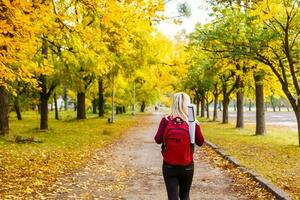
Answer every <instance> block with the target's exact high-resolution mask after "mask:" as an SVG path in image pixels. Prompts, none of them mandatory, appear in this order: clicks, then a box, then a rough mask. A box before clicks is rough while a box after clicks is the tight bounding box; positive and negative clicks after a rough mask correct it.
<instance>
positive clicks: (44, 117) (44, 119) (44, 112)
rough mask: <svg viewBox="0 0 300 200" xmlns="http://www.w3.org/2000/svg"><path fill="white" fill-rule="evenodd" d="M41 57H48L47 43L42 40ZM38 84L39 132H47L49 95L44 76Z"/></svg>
mask: <svg viewBox="0 0 300 200" xmlns="http://www.w3.org/2000/svg"><path fill="white" fill-rule="evenodd" d="M42 55H43V58H44V59H47V56H48V43H47V41H46V40H45V39H43V44H42ZM39 82H40V87H41V91H40V115H41V119H40V130H48V100H49V94H48V93H47V80H46V75H41V76H40V77H39Z"/></svg>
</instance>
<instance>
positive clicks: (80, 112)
mask: <svg viewBox="0 0 300 200" xmlns="http://www.w3.org/2000/svg"><path fill="white" fill-rule="evenodd" d="M77 119H86V112H85V92H78V93H77Z"/></svg>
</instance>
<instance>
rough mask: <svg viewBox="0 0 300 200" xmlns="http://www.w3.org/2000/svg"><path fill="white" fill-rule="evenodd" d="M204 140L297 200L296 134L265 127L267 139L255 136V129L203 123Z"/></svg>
mask: <svg viewBox="0 0 300 200" xmlns="http://www.w3.org/2000/svg"><path fill="white" fill-rule="evenodd" d="M201 124H202V129H203V133H204V136H205V137H206V138H207V139H208V140H210V141H211V142H213V143H215V144H217V145H218V146H220V147H221V148H223V149H224V150H225V151H226V153H228V154H229V155H232V156H233V157H235V158H237V159H238V160H239V161H240V163H241V164H242V165H244V166H246V167H248V168H251V169H253V170H254V171H256V172H258V173H259V174H260V175H262V176H264V177H265V178H267V179H269V180H271V181H272V182H273V183H275V184H276V185H278V186H279V187H280V188H282V189H283V190H285V191H286V192H287V193H289V194H290V195H291V196H292V197H293V198H295V199H300V147H299V146H298V143H297V142H298V137H297V133H296V132H292V131H290V130H289V129H288V128H285V127H280V126H272V127H267V135H266V136H254V133H255V127H254V126H253V125H248V126H246V128H245V129H235V128H234V125H233V124H228V125H224V124H220V123H218V122H202V123H201Z"/></svg>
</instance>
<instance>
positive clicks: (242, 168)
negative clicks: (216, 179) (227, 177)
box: [205, 140, 292, 200]
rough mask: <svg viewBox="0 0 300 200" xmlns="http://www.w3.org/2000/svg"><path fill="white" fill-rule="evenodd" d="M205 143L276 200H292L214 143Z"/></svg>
mask: <svg viewBox="0 0 300 200" xmlns="http://www.w3.org/2000/svg"><path fill="white" fill-rule="evenodd" d="M205 143H206V144H207V146H209V147H210V148H211V149H213V150H214V151H215V152H216V153H218V154H219V155H220V156H221V157H223V158H224V159H225V160H228V161H229V162H230V163H231V164H233V165H234V166H235V167H236V168H237V169H239V170H240V171H241V172H242V173H245V174H248V175H249V176H251V177H252V178H253V179H254V180H255V181H256V182H258V183H259V185H260V186H261V187H263V188H264V189H266V190H267V191H268V192H270V193H272V194H273V195H274V196H275V197H276V198H277V199H278V200H292V198H291V197H290V196H289V195H288V194H287V193H286V192H284V191H283V190H282V189H280V188H278V187H277V186H275V185H274V184H273V183H271V182H270V181H269V180H267V179H265V178H263V177H262V176H260V175H259V174H257V173H256V172H254V171H252V170H250V169H248V168H246V167H245V166H242V165H241V164H240V163H239V161H238V160H236V159H235V158H233V157H232V156H230V155H228V154H227V153H226V152H225V151H224V150H223V149H222V148H220V147H218V146H217V145H215V144H214V143H212V142H210V141H208V140H206V141H205Z"/></svg>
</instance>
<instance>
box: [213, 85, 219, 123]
mask: <svg viewBox="0 0 300 200" xmlns="http://www.w3.org/2000/svg"><path fill="white" fill-rule="evenodd" d="M213 95H214V111H213V121H217V120H218V97H219V90H218V84H217V83H216V84H214V91H213Z"/></svg>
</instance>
